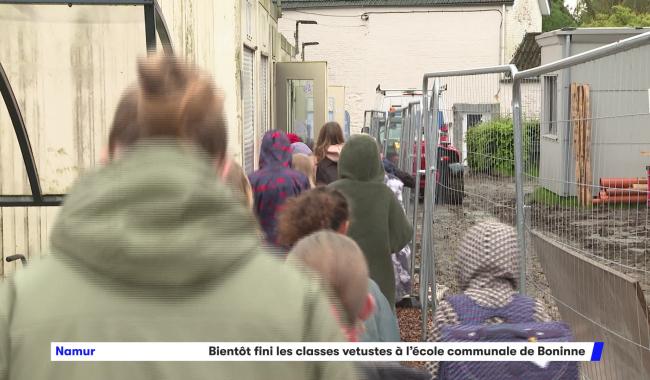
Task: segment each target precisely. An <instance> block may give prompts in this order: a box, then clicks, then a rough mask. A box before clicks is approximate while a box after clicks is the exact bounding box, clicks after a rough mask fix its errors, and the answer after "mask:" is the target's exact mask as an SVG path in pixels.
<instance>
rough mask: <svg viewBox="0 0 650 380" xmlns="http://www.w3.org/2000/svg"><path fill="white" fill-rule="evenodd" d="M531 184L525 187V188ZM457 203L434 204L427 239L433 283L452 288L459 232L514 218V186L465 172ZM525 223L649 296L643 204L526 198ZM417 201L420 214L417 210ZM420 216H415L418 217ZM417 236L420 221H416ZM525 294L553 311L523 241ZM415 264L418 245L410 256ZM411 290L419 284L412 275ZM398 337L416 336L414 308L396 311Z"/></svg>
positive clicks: (649, 239) (648, 254) (648, 235)
mask: <svg viewBox="0 0 650 380" xmlns="http://www.w3.org/2000/svg"><path fill="white" fill-rule="evenodd" d="M533 189H534V187H533V186H532V185H530V186H526V187H525V189H524V191H525V192H526V193H531V192H532V191H533ZM465 193H466V196H465V198H464V202H463V205H462V206H453V205H436V206H435V210H434V229H433V240H434V249H435V257H436V260H435V266H436V268H435V269H436V271H435V272H436V283H437V284H438V286H439V287H440V286H444V287H447V288H448V292H451V293H456V292H458V286H457V283H456V276H455V269H454V266H455V255H456V250H457V247H458V245H459V243H460V240H461V239H462V237H463V234H464V233H465V231H467V229H468V228H469V227H471V226H473V225H474V224H476V223H480V222H482V221H484V220H487V219H490V218H497V219H499V220H501V221H503V222H505V223H508V224H514V221H515V186H514V182H513V179H511V178H497V177H488V176H482V175H479V176H477V175H468V176H466V178H465ZM527 205H529V206H530V209H529V210H528V211H527V214H528V220H527V224H528V225H529V226H530V227H531V228H534V229H536V230H538V231H542V232H543V233H544V234H546V235H547V236H552V237H554V238H555V239H556V240H558V241H560V242H562V243H564V244H567V245H569V246H571V247H573V248H575V249H576V250H578V251H580V252H583V253H584V254H585V255H587V256H589V257H590V258H596V259H599V260H600V261H602V262H606V263H608V265H610V266H611V267H612V268H614V269H615V270H618V271H620V272H623V273H625V274H627V275H629V276H632V277H635V278H637V279H639V281H640V282H641V286H642V289H643V290H644V292H645V294H646V299H648V297H649V295H650V274H649V273H650V248H649V247H650V244H649V243H650V233H649V231H650V226H649V224H648V215H647V214H648V210H647V207H646V206H645V205H640V206H636V205H634V206H633V207H627V208H626V207H623V208H621V207H613V206H600V207H593V208H588V209H580V208H576V207H571V206H557V205H553V206H549V205H546V204H540V203H535V202H532V201H527ZM423 208H424V207H423V204H422V203H420V206H419V210H420V215H421V213H422V210H423ZM420 220H421V218H420ZM417 227H418V236H419V235H420V234H421V227H422V226H421V225H418V226H417ZM528 258H529V262H528V273H529V275H528V282H527V285H528V286H527V290H528V294H530V295H532V296H535V297H537V298H541V299H543V300H544V301H545V304H546V305H547V308H548V312H549V313H550V314H551V315H554V316H559V315H558V313H557V308H556V306H555V303H554V301H553V299H552V298H551V297H550V289H549V288H548V283H547V281H546V277H545V276H544V273H543V271H542V269H541V266H540V264H539V262H538V261H537V258H536V257H535V254H534V252H533V251H532V249H531V247H530V245H529V252H528ZM415 260H416V265H417V266H419V247H418V254H416V257H415ZM414 283H415V285H414V286H415V289H416V294H417V288H418V285H419V279H418V276H417V274H416V276H415V279H414ZM398 318H399V321H400V328H401V330H402V339H403V340H405V341H417V340H419V339H420V329H421V322H420V311H419V309H417V310H414V309H403V310H398Z"/></svg>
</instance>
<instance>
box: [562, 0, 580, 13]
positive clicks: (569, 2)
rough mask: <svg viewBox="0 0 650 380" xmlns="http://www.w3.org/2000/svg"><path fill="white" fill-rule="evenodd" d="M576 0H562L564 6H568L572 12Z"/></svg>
mask: <svg viewBox="0 0 650 380" xmlns="http://www.w3.org/2000/svg"><path fill="white" fill-rule="evenodd" d="M576 1H578V0H564V6H565V7H567V8H569V11H571V12H573V10H574V9H575V8H576Z"/></svg>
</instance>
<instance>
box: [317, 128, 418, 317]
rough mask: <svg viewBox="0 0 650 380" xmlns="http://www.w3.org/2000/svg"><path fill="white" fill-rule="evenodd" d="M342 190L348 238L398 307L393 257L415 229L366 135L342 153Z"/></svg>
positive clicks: (336, 185) (353, 139) (338, 185)
mask: <svg viewBox="0 0 650 380" xmlns="http://www.w3.org/2000/svg"><path fill="white" fill-rule="evenodd" d="M339 177H340V178H341V179H339V180H338V181H336V182H333V183H332V184H330V186H332V187H334V188H336V189H338V190H340V191H341V192H342V193H343V194H344V195H345V197H346V198H347V200H348V202H349V203H350V208H351V218H350V219H351V220H350V230H349V232H348V235H349V236H350V237H351V238H352V239H354V240H355V241H356V242H357V244H359V246H360V247H361V249H362V250H363V253H364V255H365V256H366V259H367V260H368V266H369V268H370V277H371V278H372V279H373V280H375V282H376V283H377V284H378V285H379V288H380V289H381V291H382V293H384V295H385V296H386V298H387V299H388V301H389V302H390V304H391V305H392V306H393V307H394V305H395V275H394V272H393V263H392V261H391V258H390V255H391V253H393V252H399V250H400V249H402V248H403V247H404V246H405V245H406V244H408V242H409V241H410V240H411V236H412V234H413V229H412V228H411V224H410V223H409V221H408V220H407V218H406V215H404V211H403V210H402V207H401V206H400V204H399V202H398V201H397V199H396V198H395V195H394V194H393V192H392V191H391V190H390V189H389V188H388V186H386V185H385V184H384V168H383V166H382V164H381V160H380V157H379V151H378V149H377V143H376V142H375V140H374V139H373V138H372V137H370V136H367V135H356V136H353V137H351V138H350V140H349V141H348V142H347V143H346V144H345V147H344V148H343V151H341V158H340V160H339Z"/></svg>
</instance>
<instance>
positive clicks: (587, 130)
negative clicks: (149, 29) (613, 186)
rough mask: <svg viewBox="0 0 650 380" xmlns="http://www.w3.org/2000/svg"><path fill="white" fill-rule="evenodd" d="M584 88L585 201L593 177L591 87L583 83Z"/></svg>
mask: <svg viewBox="0 0 650 380" xmlns="http://www.w3.org/2000/svg"><path fill="white" fill-rule="evenodd" d="M583 89H584V112H583V115H584V120H585V121H584V134H585V145H584V149H585V158H584V165H585V182H584V183H585V192H586V194H585V195H586V197H587V198H586V201H588V200H589V199H591V186H592V185H593V178H592V172H591V98H590V92H591V88H590V86H589V85H588V84H585V85H583Z"/></svg>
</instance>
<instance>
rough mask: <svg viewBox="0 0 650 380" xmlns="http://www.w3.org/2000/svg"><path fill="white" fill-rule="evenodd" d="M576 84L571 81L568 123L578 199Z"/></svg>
mask: <svg viewBox="0 0 650 380" xmlns="http://www.w3.org/2000/svg"><path fill="white" fill-rule="evenodd" d="M578 117H579V114H578V84H577V83H571V117H570V118H571V123H570V125H571V126H572V128H573V156H574V160H575V177H576V184H578V185H577V193H578V199H579V197H580V182H579V181H578V178H579V177H580V170H579V167H578V161H579V160H578V157H579V155H578V146H579V145H578V144H579V143H578V131H579V127H578Z"/></svg>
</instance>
